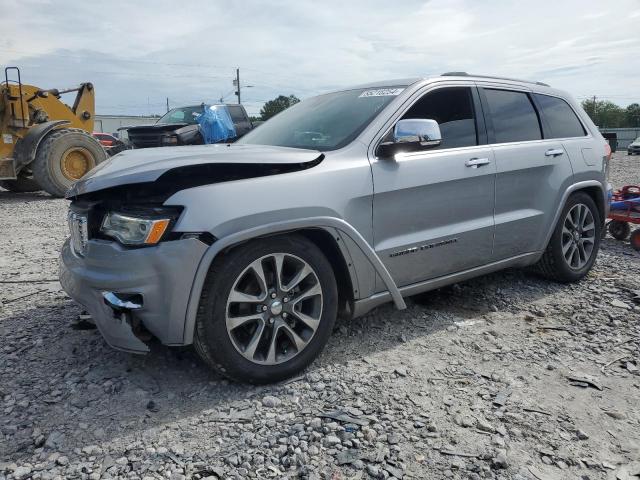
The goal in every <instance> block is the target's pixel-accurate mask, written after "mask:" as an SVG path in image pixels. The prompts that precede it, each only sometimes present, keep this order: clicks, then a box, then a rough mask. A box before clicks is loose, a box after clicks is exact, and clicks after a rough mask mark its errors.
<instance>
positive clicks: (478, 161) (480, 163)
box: [464, 158, 491, 168]
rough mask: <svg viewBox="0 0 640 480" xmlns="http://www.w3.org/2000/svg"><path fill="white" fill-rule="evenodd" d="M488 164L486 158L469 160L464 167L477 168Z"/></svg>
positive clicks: (488, 161)
mask: <svg viewBox="0 0 640 480" xmlns="http://www.w3.org/2000/svg"><path fill="white" fill-rule="evenodd" d="M490 163H491V160H489V159H488V158H470V159H469V160H467V161H466V162H464V164H465V166H467V167H471V168H478V167H481V166H483V165H489V164H490Z"/></svg>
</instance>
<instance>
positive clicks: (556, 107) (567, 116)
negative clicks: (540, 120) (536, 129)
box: [535, 93, 586, 138]
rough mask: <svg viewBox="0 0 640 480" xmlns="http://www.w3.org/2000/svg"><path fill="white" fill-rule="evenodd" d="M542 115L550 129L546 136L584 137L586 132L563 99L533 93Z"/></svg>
mask: <svg viewBox="0 0 640 480" xmlns="http://www.w3.org/2000/svg"><path fill="white" fill-rule="evenodd" d="M535 98H536V101H537V102H538V105H539V106H540V109H541V110H542V116H543V117H544V120H545V122H546V124H547V125H548V126H549V129H550V130H551V132H550V134H551V135H545V136H546V137H548V138H568V137H584V136H585V135H586V132H585V131H584V128H583V127H582V124H581V123H580V120H578V117H576V114H575V112H574V111H573V110H572V109H571V107H570V106H569V105H568V104H567V102H565V101H564V100H563V99H561V98H558V97H550V96H548V95H541V94H537V93H536V94H535Z"/></svg>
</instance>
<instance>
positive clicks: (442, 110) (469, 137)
mask: <svg viewBox="0 0 640 480" xmlns="http://www.w3.org/2000/svg"><path fill="white" fill-rule="evenodd" d="M402 118H403V119H410V118H422V119H430V120H435V121H436V122H438V125H440V133H441V134H442V143H441V144H440V145H439V147H438V148H455V147H469V146H472V145H477V144H478V135H477V132H476V121H475V118H474V115H473V97H472V96H471V89H469V88H467V87H452V88H441V89H438V90H435V91H433V92H429V93H427V94H425V95H424V97H422V98H421V99H420V100H418V101H417V102H416V103H415V104H413V106H412V107H411V108H410V109H409V110H408V111H407V113H405V114H404V115H403V117H402Z"/></svg>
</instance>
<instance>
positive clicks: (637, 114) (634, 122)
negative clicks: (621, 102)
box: [624, 103, 640, 127]
mask: <svg viewBox="0 0 640 480" xmlns="http://www.w3.org/2000/svg"><path fill="white" fill-rule="evenodd" d="M624 117H625V127H640V104H637V103H632V104H631V105H628V106H627V108H626V109H625V110H624Z"/></svg>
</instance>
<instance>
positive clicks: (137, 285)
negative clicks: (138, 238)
mask: <svg viewBox="0 0 640 480" xmlns="http://www.w3.org/2000/svg"><path fill="white" fill-rule="evenodd" d="M207 248H208V247H207V245H206V244H205V243H203V242H201V241H200V240H198V239H196V238H189V239H182V240H174V241H168V242H162V243H160V244H158V245H157V246H154V247H150V248H138V249H128V248H124V247H122V246H121V245H119V244H118V243H116V242H109V241H104V240H90V241H89V242H88V245H87V250H86V255H84V256H82V257H81V256H78V255H76V254H75V253H74V252H73V251H72V248H71V245H70V241H69V240H67V241H66V242H65V244H64V246H63V248H62V252H61V254H60V272H59V273H60V283H61V284H62V288H63V289H64V290H65V292H67V294H69V296H70V297H71V298H73V299H74V300H75V301H76V302H78V303H80V304H81V305H83V306H84V307H85V308H86V309H87V310H88V311H89V313H90V314H91V316H92V317H93V319H94V321H95V323H96V325H97V327H98V329H99V330H100V333H101V334H102V336H103V337H104V338H105V340H106V341H107V343H109V345H111V346H112V347H114V348H117V349H120V350H125V351H128V352H134V353H146V352H148V351H149V347H148V346H147V345H146V344H145V342H144V341H143V340H142V339H141V337H142V335H139V333H140V332H141V331H144V330H146V331H148V332H150V333H151V334H153V335H154V336H155V337H157V338H158V339H159V340H160V341H161V342H162V343H164V344H166V345H184V325H185V315H186V311H187V304H188V302H189V297H190V294H191V286H192V284H193V279H194V277H195V274H196V270H197V268H198V264H199V263H200V260H201V259H202V257H203V255H204V253H205V251H206V250H207ZM142 327H143V328H142Z"/></svg>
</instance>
